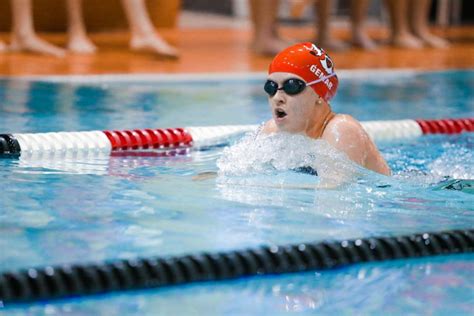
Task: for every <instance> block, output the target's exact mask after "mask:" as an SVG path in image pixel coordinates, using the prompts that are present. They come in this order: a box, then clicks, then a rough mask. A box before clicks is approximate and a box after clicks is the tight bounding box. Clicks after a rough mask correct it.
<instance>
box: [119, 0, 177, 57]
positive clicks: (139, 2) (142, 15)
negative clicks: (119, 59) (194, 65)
mask: <svg viewBox="0 0 474 316" xmlns="http://www.w3.org/2000/svg"><path fill="white" fill-rule="evenodd" d="M122 5H123V7H124V10H125V14H126V16H127V20H128V23H129V25H130V31H131V39H130V48H131V49H132V50H136V51H149V52H152V53H156V54H158V55H161V56H163V57H168V58H178V57H179V53H178V50H177V49H176V48H174V47H173V46H171V45H170V44H168V43H167V42H166V41H165V40H164V39H163V38H162V37H161V36H160V35H159V34H158V33H157V32H156V30H155V27H154V25H153V23H152V21H151V18H150V16H149V15H148V12H147V9H146V5H145V1H144V0H122Z"/></svg>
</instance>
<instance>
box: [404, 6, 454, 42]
mask: <svg viewBox="0 0 474 316" xmlns="http://www.w3.org/2000/svg"><path fill="white" fill-rule="evenodd" d="M410 6H411V10H410V11H411V15H410V26H411V29H412V32H413V34H414V35H416V36H417V37H418V38H419V39H421V40H422V41H423V42H424V43H425V44H427V45H429V46H432V47H437V48H445V47H447V46H449V44H448V42H447V41H446V40H444V39H442V38H441V37H438V36H435V35H433V34H431V33H430V31H429V28H428V13H429V10H430V6H431V0H410Z"/></svg>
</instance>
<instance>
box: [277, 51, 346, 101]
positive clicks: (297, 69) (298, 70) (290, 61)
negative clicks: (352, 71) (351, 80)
mask: <svg viewBox="0 0 474 316" xmlns="http://www.w3.org/2000/svg"><path fill="white" fill-rule="evenodd" d="M274 72H289V73H292V74H295V75H298V76H300V77H301V78H303V79H304V80H305V81H306V84H307V85H308V86H311V88H313V90H314V92H316V94H317V95H319V96H320V97H321V98H323V99H324V100H325V101H326V102H327V101H329V100H330V99H331V98H332V97H333V96H334V95H335V94H336V91H337V86H338V85H339V80H338V79H337V76H336V73H335V71H334V63H333V62H332V60H331V58H330V57H329V55H328V54H326V52H325V51H324V50H323V49H321V48H319V47H317V46H316V45H314V44H313V43H310V42H307V43H299V44H295V45H293V46H290V47H288V48H285V49H284V50H283V51H281V52H280V53H278V55H276V56H275V58H274V59H273V61H272V63H271V64H270V67H269V68H268V74H271V73H274Z"/></svg>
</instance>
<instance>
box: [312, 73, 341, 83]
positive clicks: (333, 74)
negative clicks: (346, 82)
mask: <svg viewBox="0 0 474 316" xmlns="http://www.w3.org/2000/svg"><path fill="white" fill-rule="evenodd" d="M335 75H336V73H335V72H334V73H332V74H330V75H329V76H325V77H322V78H319V79H318V80H314V81H311V82H308V83H307V84H306V86H311V85H313V84H316V83H318V82H321V81H324V80H326V79H329V78H331V77H334V76H335Z"/></svg>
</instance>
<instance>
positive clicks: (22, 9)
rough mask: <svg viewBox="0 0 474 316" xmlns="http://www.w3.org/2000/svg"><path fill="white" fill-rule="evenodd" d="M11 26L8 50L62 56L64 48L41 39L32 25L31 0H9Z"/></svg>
mask: <svg viewBox="0 0 474 316" xmlns="http://www.w3.org/2000/svg"><path fill="white" fill-rule="evenodd" d="M11 7H12V14H13V27H12V40H11V45H10V50H12V51H30V52H35V53H41V54H47V55H53V56H57V57H62V56H64V53H65V52H64V50H63V49H61V48H59V47H56V46H54V45H52V44H49V43H48V42H46V41H44V40H42V39H41V38H39V37H38V36H37V35H36V32H35V30H34V27H33V12H32V7H31V0H11Z"/></svg>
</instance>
